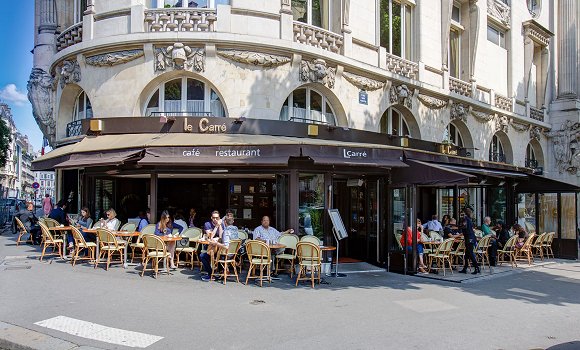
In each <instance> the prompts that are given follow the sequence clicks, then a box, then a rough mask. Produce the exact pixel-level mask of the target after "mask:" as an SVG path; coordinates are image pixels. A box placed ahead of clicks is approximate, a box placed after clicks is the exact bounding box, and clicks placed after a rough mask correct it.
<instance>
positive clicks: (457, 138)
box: [446, 123, 464, 147]
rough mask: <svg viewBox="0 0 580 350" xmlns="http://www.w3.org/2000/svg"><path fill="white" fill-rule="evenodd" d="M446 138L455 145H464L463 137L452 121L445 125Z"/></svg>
mask: <svg viewBox="0 0 580 350" xmlns="http://www.w3.org/2000/svg"><path fill="white" fill-rule="evenodd" d="M446 140H447V141H449V142H451V143H452V144H454V145H455V146H457V147H464V143H463V137H461V132H459V129H458V128H457V127H456V126H455V124H453V123H449V124H448V125H447V137H446Z"/></svg>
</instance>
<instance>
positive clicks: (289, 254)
mask: <svg viewBox="0 0 580 350" xmlns="http://www.w3.org/2000/svg"><path fill="white" fill-rule="evenodd" d="M278 242H279V243H280V244H283V245H285V246H286V248H284V253H282V254H278V255H276V274H277V273H278V270H279V268H280V262H283V261H284V260H287V261H289V262H290V270H289V271H290V278H292V274H293V273H294V261H295V260H296V245H297V244H298V242H299V239H298V236H297V235H295V234H283V235H282V236H280V239H278Z"/></svg>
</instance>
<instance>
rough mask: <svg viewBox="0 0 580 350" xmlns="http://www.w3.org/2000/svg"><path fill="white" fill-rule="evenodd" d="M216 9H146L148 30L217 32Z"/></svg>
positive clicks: (146, 27) (146, 29) (146, 28)
mask: <svg viewBox="0 0 580 350" xmlns="http://www.w3.org/2000/svg"><path fill="white" fill-rule="evenodd" d="M216 22H217V12H216V10H215V9H198V8H167V9H165V8H163V9H147V10H145V31H146V32H215V26H216Z"/></svg>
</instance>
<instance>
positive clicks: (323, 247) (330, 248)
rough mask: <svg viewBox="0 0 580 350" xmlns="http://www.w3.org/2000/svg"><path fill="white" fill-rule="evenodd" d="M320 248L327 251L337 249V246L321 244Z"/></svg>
mask: <svg viewBox="0 0 580 350" xmlns="http://www.w3.org/2000/svg"><path fill="white" fill-rule="evenodd" d="M318 248H320V250H323V251H327V250H336V247H332V246H327V245H321V246H319V247H318Z"/></svg>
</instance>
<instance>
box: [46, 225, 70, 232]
mask: <svg viewBox="0 0 580 350" xmlns="http://www.w3.org/2000/svg"><path fill="white" fill-rule="evenodd" d="M48 229H49V230H53V231H68V230H71V229H72V227H70V226H54V227H49V228H48Z"/></svg>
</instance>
